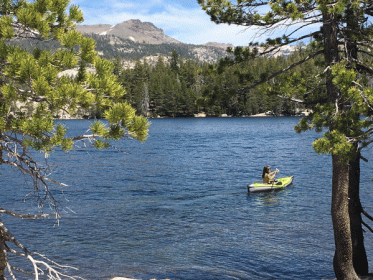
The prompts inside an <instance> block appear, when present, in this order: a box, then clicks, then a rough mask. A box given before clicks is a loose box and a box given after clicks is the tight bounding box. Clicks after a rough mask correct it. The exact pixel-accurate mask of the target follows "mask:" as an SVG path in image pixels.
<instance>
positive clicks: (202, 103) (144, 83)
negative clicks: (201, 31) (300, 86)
mask: <svg viewBox="0 0 373 280" xmlns="http://www.w3.org/2000/svg"><path fill="white" fill-rule="evenodd" d="M300 55H305V54H302V51H299V52H295V53H294V54H292V55H291V56H288V57H284V56H279V57H266V58H258V59H256V60H254V61H251V62H248V63H246V64H244V66H242V65H239V66H238V65H237V66H232V67H229V68H228V69H225V70H224V71H221V73H220V71H219V67H220V65H221V64H223V63H224V60H222V61H221V62H220V63H215V64H211V63H203V62H199V61H196V60H192V59H184V58H181V56H180V55H179V54H178V52H177V51H176V50H174V51H173V52H172V55H171V58H170V59H167V58H166V57H164V56H159V57H158V61H157V62H156V63H155V65H149V63H147V62H146V61H143V60H137V61H136V63H135V65H134V67H133V68H123V67H121V60H120V58H119V57H117V58H116V60H115V61H116V68H115V69H116V70H115V71H117V73H116V74H119V78H120V81H121V82H122V83H123V86H124V87H125V88H126V90H127V95H126V96H125V98H126V99H127V100H128V101H129V102H130V103H131V104H132V106H134V108H136V109H137V112H138V113H139V114H142V115H145V116H149V117H157V116H161V117H191V116H194V115H195V114H197V113H200V112H205V113H206V114H207V115H208V116H221V115H223V114H226V115H229V116H249V115H254V114H258V113H264V112H268V111H270V112H271V113H272V114H273V115H295V114H297V113H298V112H299V110H301V109H303V107H302V106H301V105H300V104H297V103H294V102H293V101H291V100H290V99H288V98H286V97H279V96H278V95H277V94H276V92H275V91H274V90H273V88H275V84H276V80H273V81H272V82H270V83H266V84H263V85H260V86H258V87H256V88H254V89H252V90H250V91H241V89H242V87H243V84H242V83H243V81H244V80H245V81H247V80H250V79H251V80H261V79H266V78H267V77H264V76H263V74H260V73H263V72H266V73H268V75H270V74H271V73H273V72H275V71H276V70H277V69H282V68H283V67H286V65H288V64H290V63H292V61H294V60H295V59H296V57H299V56H300ZM298 70H299V69H298ZM304 71H305V69H304ZM300 72H301V70H299V71H298V72H297V73H300Z"/></svg>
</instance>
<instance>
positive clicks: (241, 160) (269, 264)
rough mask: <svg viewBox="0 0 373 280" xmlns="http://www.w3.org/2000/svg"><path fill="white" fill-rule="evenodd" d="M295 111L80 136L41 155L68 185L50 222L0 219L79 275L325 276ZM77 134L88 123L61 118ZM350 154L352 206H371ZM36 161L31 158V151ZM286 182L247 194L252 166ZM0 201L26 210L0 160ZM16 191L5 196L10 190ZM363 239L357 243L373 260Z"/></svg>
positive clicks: (327, 183) (328, 270) (324, 169)
mask: <svg viewBox="0 0 373 280" xmlns="http://www.w3.org/2000/svg"><path fill="white" fill-rule="evenodd" d="M298 121H299V118H296V117H289V118H287V117H282V118H202V119H197V118H191V119H154V120H151V123H152V124H151V126H150V133H149V135H150V136H149V138H148V140H147V141H146V142H145V143H139V142H137V141H130V140H123V141H120V142H116V143H113V145H114V147H113V148H110V149H106V150H103V151H97V150H95V149H93V148H91V147H85V146H84V145H83V144H80V145H79V147H77V148H76V149H75V151H72V152H69V153H63V152H60V151H56V152H55V153H53V154H52V155H51V157H50V158H49V159H48V162H49V164H50V165H51V166H52V169H53V174H52V175H51V177H53V178H54V179H57V180H60V181H62V182H64V183H66V184H67V185H68V187H65V188H64V189H63V192H62V191H60V190H59V189H58V188H57V189H56V191H55V195H56V197H57V198H58V199H59V200H60V201H62V203H63V205H64V206H66V207H69V208H70V209H72V210H73V211H74V212H71V211H62V216H63V217H62V219H61V220H60V224H59V226H57V225H56V220H55V219H53V218H52V217H51V218H48V219H44V220H30V221H29V220H14V219H13V218H10V217H5V216H3V217H2V219H3V220H4V221H5V222H6V224H7V225H8V228H9V229H10V230H11V231H12V232H13V233H14V234H15V235H16V236H17V237H18V239H19V240H20V241H21V242H22V243H24V244H25V245H26V246H28V247H29V249H30V250H31V251H38V252H39V253H43V254H45V255H47V256H48V257H49V258H51V259H53V260H55V261H57V262H59V263H63V264H68V265H72V266H75V267H78V268H79V271H78V272H76V274H78V275H80V276H83V277H86V278H87V279H110V278H112V277H115V276H117V277H129V278H136V279H152V278H156V279H165V278H168V279H185V280H187V279H302V280H305V279H327V278H329V279H330V278H333V277H334V273H333V268H332V259H333V254H334V240H333V231H332V223H331V215H330V202H331V157H330V156H327V155H317V154H316V153H315V152H314V151H313V149H312V146H311V144H312V142H313V141H314V140H315V139H316V138H317V137H319V136H320V134H317V133H315V132H307V133H302V134H297V133H296V132H294V130H293V127H294V125H295V124H296V123H297V122H298ZM61 122H62V123H63V124H66V125H67V126H69V127H71V133H72V134H74V133H84V131H85V130H86V128H87V126H88V123H89V121H86V120H84V121H83V120H78V121H77V120H69V121H61ZM363 155H364V156H365V157H366V158H368V159H370V161H369V163H365V162H362V178H361V197H362V203H363V207H364V208H365V209H366V210H367V211H368V212H370V213H371V214H372V213H373V195H372V187H373V183H372V182H371V178H372V177H373V174H372V163H371V162H372V160H373V153H372V150H371V149H366V150H365V151H364V152H363ZM40 160H43V158H42V157H41V158H40ZM265 165H270V166H271V167H272V169H275V168H278V169H279V170H280V173H279V175H278V177H285V176H291V175H294V182H293V184H292V185H291V186H289V187H288V188H286V189H284V190H281V191H277V192H269V193H255V194H248V193H247V185H248V184H250V183H252V182H255V181H260V180H261V172H262V169H263V166H265ZM0 174H1V176H2V191H3V192H2V194H3V195H2V196H1V198H0V205H1V206H2V207H4V208H7V209H10V210H13V211H22V210H24V209H30V207H31V210H30V211H31V212H32V211H35V209H36V208H35V205H34V204H32V200H26V201H25V202H24V201H22V200H20V199H21V198H22V197H23V196H24V195H25V194H26V187H27V186H26V185H25V180H24V178H23V177H22V176H19V174H18V173H17V172H15V171H11V170H9V168H6V167H5V166H1V167H0ZM15 187H17V188H18V189H21V190H22V192H14V188H15ZM372 238H373V235H372V234H370V233H369V232H367V233H366V238H365V245H366V249H367V253H368V257H369V258H370V259H369V260H370V262H371V264H370V271H372V270H373V267H372V261H373V260H372V257H373V242H372V241H373V239H372Z"/></svg>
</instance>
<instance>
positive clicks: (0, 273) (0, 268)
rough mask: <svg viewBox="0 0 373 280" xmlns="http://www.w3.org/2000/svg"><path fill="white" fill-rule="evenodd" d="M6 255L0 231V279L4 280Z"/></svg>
mask: <svg viewBox="0 0 373 280" xmlns="http://www.w3.org/2000/svg"><path fill="white" fill-rule="evenodd" d="M5 268H6V256H5V239H4V237H3V235H2V232H1V231H0V280H5V279H6V278H5Z"/></svg>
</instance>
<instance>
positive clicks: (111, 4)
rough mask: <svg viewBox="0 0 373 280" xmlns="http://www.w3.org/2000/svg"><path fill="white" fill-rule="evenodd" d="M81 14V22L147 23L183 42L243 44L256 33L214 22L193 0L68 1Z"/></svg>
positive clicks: (250, 39)
mask: <svg viewBox="0 0 373 280" xmlns="http://www.w3.org/2000/svg"><path fill="white" fill-rule="evenodd" d="M71 3H72V4H75V5H77V6H79V7H80V9H81V10H82V11H83V15H84V19H85V20H84V23H83V24H90V25H91V24H111V25H115V24H118V23H121V22H123V21H127V20H130V19H139V20H141V21H142V22H151V23H153V24H154V25H155V26H156V27H158V28H161V29H163V31H164V33H165V34H166V35H168V36H170V37H172V38H174V39H176V40H178V41H181V42H183V43H187V44H196V45H201V44H204V43H208V42H217V43H226V44H233V45H234V46H247V45H248V43H249V42H250V41H252V40H253V39H254V38H255V36H256V34H257V32H255V31H254V30H249V29H247V28H244V27H239V26H235V25H227V24H219V25H217V24H215V23H213V22H212V21H211V20H210V17H209V16H208V15H207V14H206V13H205V12H204V11H203V10H202V8H201V7H200V6H199V4H198V3H197V0H146V1H144V0H71Z"/></svg>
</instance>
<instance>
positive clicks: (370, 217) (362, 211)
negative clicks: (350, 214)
mask: <svg viewBox="0 0 373 280" xmlns="http://www.w3.org/2000/svg"><path fill="white" fill-rule="evenodd" d="M361 213H362V214H364V216H365V217H367V218H368V219H369V220H371V221H373V217H372V216H371V215H369V214H368V213H367V212H366V211H365V210H364V209H361Z"/></svg>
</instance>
